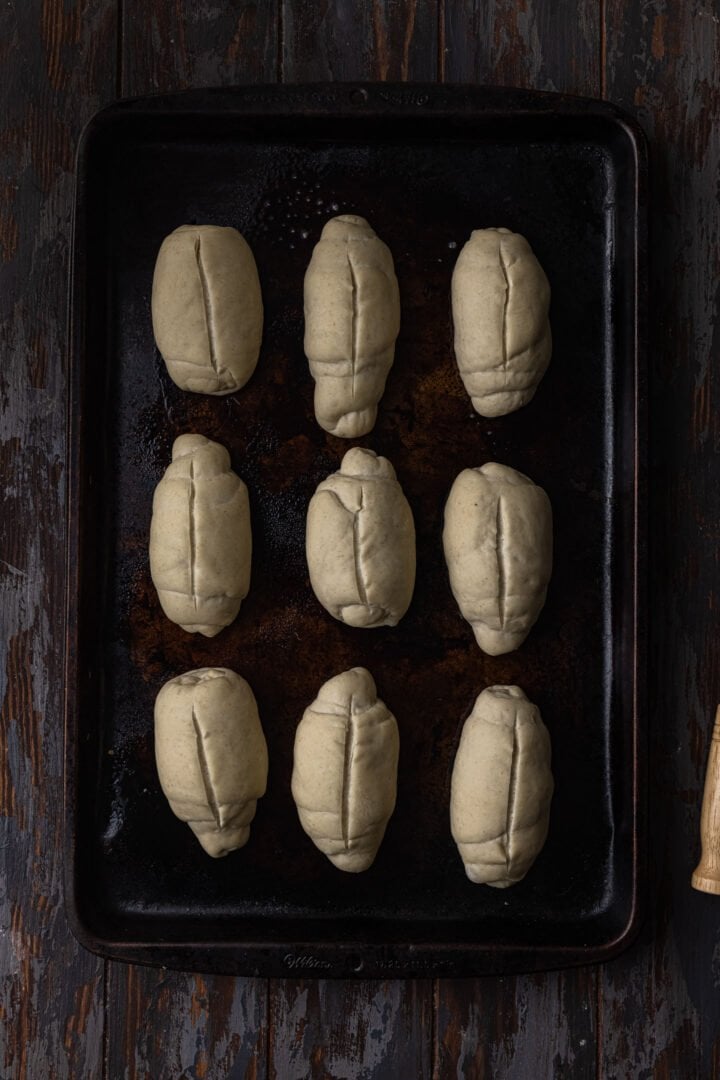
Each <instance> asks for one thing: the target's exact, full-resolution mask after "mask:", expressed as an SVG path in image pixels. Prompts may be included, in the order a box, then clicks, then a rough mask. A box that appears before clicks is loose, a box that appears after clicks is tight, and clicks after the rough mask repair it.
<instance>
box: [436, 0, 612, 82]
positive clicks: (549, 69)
mask: <svg viewBox="0 0 720 1080" xmlns="http://www.w3.org/2000/svg"><path fill="white" fill-rule="evenodd" d="M599 16H600V5H599V3H589V2H588V0H585V2H583V3H579V4H577V3H574V2H573V0H528V2H526V3H522V4H518V3H516V2H515V0H491V2H489V3H484V2H483V0H460V2H453V0H447V2H446V4H445V15H444V20H443V35H444V47H443V49H442V51H441V56H442V71H441V77H442V78H444V79H446V80H447V81H448V82H478V83H490V84H495V85H497V86H523V87H532V88H533V89H535V90H558V91H561V92H565V93H569V94H590V95H592V94H595V93H599V90H600V23H599Z"/></svg>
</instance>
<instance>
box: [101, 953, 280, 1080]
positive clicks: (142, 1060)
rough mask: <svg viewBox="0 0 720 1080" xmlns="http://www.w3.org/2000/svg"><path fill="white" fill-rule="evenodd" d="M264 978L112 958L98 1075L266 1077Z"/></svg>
mask: <svg viewBox="0 0 720 1080" xmlns="http://www.w3.org/2000/svg"><path fill="white" fill-rule="evenodd" d="M265 982H266V980H264V979H257V980H256V979H235V978H232V977H230V976H227V977H225V976H207V977H205V976H202V975H190V974H184V973H182V972H175V971H168V970H166V969H163V968H161V969H159V970H154V969H152V968H141V967H136V966H133V965H130V964H128V965H120V964H114V965H113V966H112V982H111V985H112V990H111V994H110V995H109V1001H110V1003H111V1007H110V1009H109V1015H108V1028H109V1031H108V1046H107V1059H106V1063H105V1074H104V1075H105V1076H107V1077H110V1078H115V1077H125V1078H127V1080H136V1078H137V1080H140V1078H142V1080H206V1078H207V1080H212V1078H214V1077H238V1078H243V1080H264V1077H265V1076H266V1069H265V1061H266V1044H267V1032H266V1020H267V1010H266V999H265Z"/></svg>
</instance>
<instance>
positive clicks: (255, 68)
mask: <svg viewBox="0 0 720 1080" xmlns="http://www.w3.org/2000/svg"><path fill="white" fill-rule="evenodd" d="M121 11H122V50H121V59H120V93H121V94H122V95H123V96H127V97H134V96H135V95H139V94H150V93H155V92H158V91H162V92H163V93H166V92H169V91H172V90H184V89H186V88H187V87H190V86H232V85H235V84H240V83H255V82H258V83H262V82H274V81H275V78H276V73H277V54H278V12H277V4H276V3H275V0H256V2H255V3H242V2H233V3H215V2H212V0H196V2H193V0H152V2H145V0H123V3H122V6H121Z"/></svg>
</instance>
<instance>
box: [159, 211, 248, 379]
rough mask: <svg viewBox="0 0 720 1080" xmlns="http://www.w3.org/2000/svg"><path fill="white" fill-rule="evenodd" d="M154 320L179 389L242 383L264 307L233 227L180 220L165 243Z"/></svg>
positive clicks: (243, 244)
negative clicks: (193, 223)
mask: <svg viewBox="0 0 720 1080" xmlns="http://www.w3.org/2000/svg"><path fill="white" fill-rule="evenodd" d="M152 322H153V331H154V333H155V341H156V343H157V347H158V349H159V350H160V353H161V355H162V357H163V360H164V361H165V363H166V365H167V369H168V374H169V375H170V378H171V379H172V380H173V382H174V383H176V384H177V385H178V386H179V387H180V389H181V390H191V391H193V392H194V393H196V394H231V393H232V392H233V391H234V390H239V389H240V388H241V387H242V386H244V385H245V383H246V382H247V381H248V379H249V378H250V376H251V375H252V373H253V371H254V370H255V365H256V364H257V360H258V354H259V352H260V340H261V338H262V327H263V305H262V296H261V293H260V281H259V279H258V272H257V267H256V265H255V259H254V258H253V253H252V251H251V250H250V248H249V247H248V244H247V243H246V241H245V239H244V238H243V237H242V236H241V235H240V233H239V232H238V231H237V229H231V228H223V227H221V226H218V225H181V226H180V228H179V229H175V231H174V232H172V233H170V235H169V236H167V237H166V238H165V240H163V242H162V246H161V247H160V251H159V253H158V257H157V261H156V263H155V274H154V277H153V287H152Z"/></svg>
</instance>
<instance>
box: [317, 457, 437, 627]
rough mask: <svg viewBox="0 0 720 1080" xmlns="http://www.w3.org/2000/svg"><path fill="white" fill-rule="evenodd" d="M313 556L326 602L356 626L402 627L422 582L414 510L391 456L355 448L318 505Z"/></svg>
mask: <svg viewBox="0 0 720 1080" xmlns="http://www.w3.org/2000/svg"><path fill="white" fill-rule="evenodd" d="M305 546H306V552H307V561H308V568H309V570H310V583H311V584H312V587H313V591H314V593H315V595H316V596H317V598H318V600H319V601H320V603H321V604H322V605H323V607H324V608H325V609H326V611H329V612H330V614H331V615H333V616H334V617H335V618H336V619H339V620H340V621H341V622H344V623H347V625H348V626H362V627H375V626H395V625H396V624H397V623H398V622H399V620H400V619H401V618H402V617H403V615H404V614H405V612H406V611H407V609H408V607H409V605H410V600H411V599H412V594H413V587H414V585H415V525H414V522H413V516H412V511H411V509H410V506H409V504H408V501H407V499H406V498H405V496H404V494H403V491H402V488H401V487H400V484H399V483H398V481H397V479H396V477H395V470H394V469H393V467H392V465H391V464H390V462H389V461H388V460H387V458H384V457H378V456H377V454H374V453H373V451H372V450H363V449H361V448H360V447H354V448H353V449H352V450H348V452H347V453H346V454H345V456H344V458H343V460H342V465H341V466H340V471H339V472H336V473H333V474H332V475H331V476H328V478H327V480H323V482H322V483H321V484H320V485H319V486H318V489H317V491H316V492H315V494H314V495H313V497H312V499H311V500H310V506H309V508H308V515H307V532H306V541H305Z"/></svg>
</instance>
